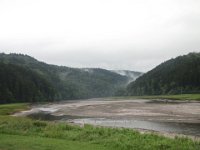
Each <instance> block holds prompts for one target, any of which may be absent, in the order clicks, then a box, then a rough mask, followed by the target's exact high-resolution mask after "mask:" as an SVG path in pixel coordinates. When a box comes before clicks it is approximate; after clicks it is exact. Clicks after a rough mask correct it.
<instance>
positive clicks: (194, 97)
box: [112, 94, 200, 100]
mask: <svg viewBox="0 0 200 150" xmlns="http://www.w3.org/2000/svg"><path fill="white" fill-rule="evenodd" d="M112 98H114V99H169V100H200V94H177V95H149V96H120V97H112Z"/></svg>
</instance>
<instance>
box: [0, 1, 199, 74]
mask: <svg viewBox="0 0 200 150" xmlns="http://www.w3.org/2000/svg"><path fill="white" fill-rule="evenodd" d="M199 8H200V1H198V0H182V1H180V0H152V1H149V0H115V1H113V0H101V1H98V0H85V1H81V0H74V1H69V0H42V1H39V0H9V1H6V0H1V1H0V20H1V24H0V33H1V34H0V52H4V53H22V54H27V55H30V56H32V57H34V58H36V59H38V60H40V61H43V62H46V63H48V64H55V65H62V66H68V67H78V68H104V69H109V70H133V71H141V72H147V71H149V70H151V69H153V68H154V67H155V66H157V65H159V64H160V63H162V62H164V61H166V60H168V59H171V58H175V57H177V56H179V55H184V54H187V53H189V52H200V28H199V27H200V17H199V16H200V9H199Z"/></svg>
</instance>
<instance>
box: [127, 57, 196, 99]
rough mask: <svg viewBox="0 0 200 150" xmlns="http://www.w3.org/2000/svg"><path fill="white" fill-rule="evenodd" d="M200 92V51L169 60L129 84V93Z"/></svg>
mask: <svg viewBox="0 0 200 150" xmlns="http://www.w3.org/2000/svg"><path fill="white" fill-rule="evenodd" d="M184 93H200V53H189V54H188V55H184V56H179V57H177V58H175V59H171V60H168V61H166V62H164V63H162V64H160V65H159V66H157V67H156V68H154V69H153V70H151V71H149V72H147V73H146V74H144V75H142V76H141V77H139V78H138V79H137V80H136V81H135V82H132V83H131V84H129V85H128V87H127V91H126V94H127V95H160V94H184Z"/></svg>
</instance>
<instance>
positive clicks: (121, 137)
mask: <svg viewBox="0 0 200 150" xmlns="http://www.w3.org/2000/svg"><path fill="white" fill-rule="evenodd" d="M19 106H20V104H18V105H16V107H15V106H14V105H12V108H13V110H14V111H16V110H17V109H19ZM7 107H8V108H10V107H11V106H10V105H1V106H0V110H1V108H4V111H5V112H4V111H3V109H2V110H1V111H0V149H1V150H8V149H9V150H18V149H21V150H23V149H24V150H40V149H41V150H42V149H48V150H51V149H52V150H56V149H58V150H62V149H63V150H66V149H68V150H79V149H83V150H84V149H85V150H90V149H91V150H93V149H95V150H133V149H137V150H149V149H151V150H166V149H172V150H188V149H189V150H199V149H200V142H197V141H192V140H190V139H187V138H175V139H170V138H166V137H162V136H158V135H155V134H140V133H139V132H137V131H133V130H132V129H112V128H102V127H93V126H90V125H85V126H84V127H79V126H74V125H73V126H72V125H69V124H66V123H56V122H46V121H36V120H31V119H28V118H20V117H12V116H7V115H5V114H9V112H8V109H6V108H7ZM15 108H16V109H15ZM22 108H23V109H25V108H26V105H25V104H22ZM13 110H11V112H13Z"/></svg>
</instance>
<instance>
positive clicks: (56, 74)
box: [0, 53, 129, 103]
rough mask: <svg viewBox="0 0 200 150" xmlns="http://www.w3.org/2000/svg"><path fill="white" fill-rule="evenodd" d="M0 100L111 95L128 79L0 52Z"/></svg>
mask: <svg viewBox="0 0 200 150" xmlns="http://www.w3.org/2000/svg"><path fill="white" fill-rule="evenodd" d="M0 64H1V69H0V74H1V77H0V80H1V82H0V88H1V89H0V90H1V91H0V103H6V102H35V101H47V100H48V101H50V100H68V99H83V98H92V97H105V96H113V95H115V93H116V91H118V89H120V88H124V87H125V86H126V85H127V83H128V81H129V78H128V77H127V76H123V75H120V74H117V73H114V72H112V71H109V70H105V69H98V68H96V69H95V68H92V69H88V68H86V69H78V68H69V67H64V66H56V65H49V64H46V63H44V62H40V61H37V60H36V59H34V58H32V57H30V56H28V55H22V54H4V53H1V54H0Z"/></svg>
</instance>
